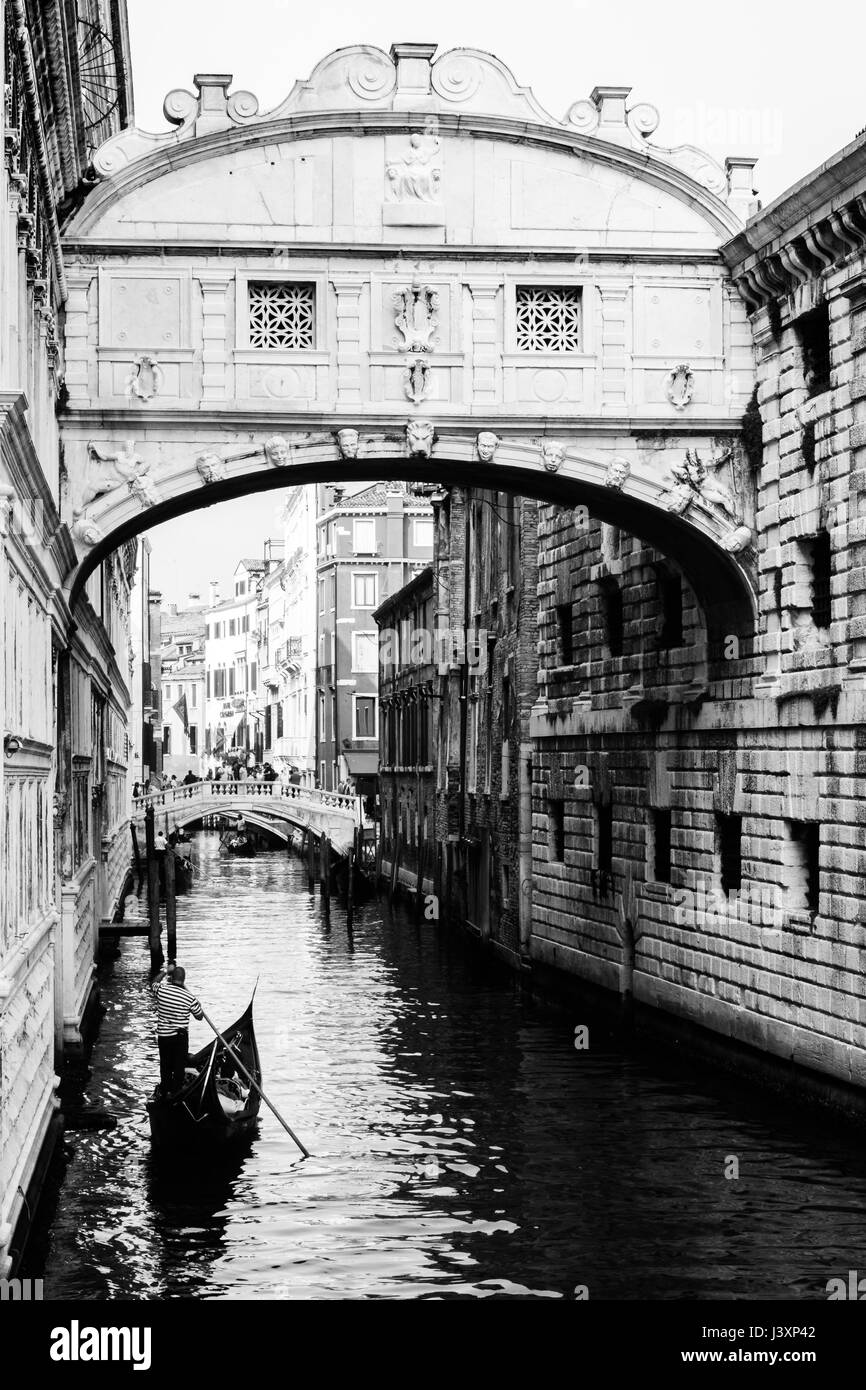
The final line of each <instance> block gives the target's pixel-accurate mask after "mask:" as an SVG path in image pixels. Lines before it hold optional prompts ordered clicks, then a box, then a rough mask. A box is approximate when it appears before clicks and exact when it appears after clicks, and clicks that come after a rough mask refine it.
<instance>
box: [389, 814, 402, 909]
mask: <svg viewBox="0 0 866 1390" xmlns="http://www.w3.org/2000/svg"><path fill="white" fill-rule="evenodd" d="M402 850H403V836H402V835H401V833H400V831H399V830H398V831H397V835H396V838H395V840H394V848H393V855H394V859H393V863H392V864H391V882H390V885H389V887H388V901H389V903H392V902H393V901H394V895H395V893H396V892H397V884H398V882H399V881H400V854H401V853H402Z"/></svg>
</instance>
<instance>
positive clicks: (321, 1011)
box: [29, 833, 866, 1299]
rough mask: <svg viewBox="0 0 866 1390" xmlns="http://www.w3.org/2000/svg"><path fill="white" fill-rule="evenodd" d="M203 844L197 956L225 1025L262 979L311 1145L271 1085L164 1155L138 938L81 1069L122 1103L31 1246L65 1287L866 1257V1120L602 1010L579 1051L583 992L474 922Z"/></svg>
mask: <svg viewBox="0 0 866 1390" xmlns="http://www.w3.org/2000/svg"><path fill="white" fill-rule="evenodd" d="M195 843H196V848H195V855H196V859H197V862H198V871H199V872H198V878H197V880H196V885H195V887H194V889H193V892H192V893H191V894H190V895H189V896H187V897H185V898H181V899H179V900H178V958H179V961H180V962H181V963H182V964H183V965H184V966H185V967H186V970H187V983H188V984H189V985H190V986H191V988H192V989H193V991H194V992H196V993H197V994H199V996H200V997H201V999H202V1002H203V1003H204V1005H205V1008H206V1009H207V1010H208V1012H209V1013H210V1014H211V1016H212V1017H213V1018H214V1020H215V1021H219V1020H222V1022H223V1023H224V1024H227V1023H228V1022H230V1021H231V1019H232V1018H234V1017H235V1016H236V1015H237V1013H238V1012H239V1011H240V1010H239V1006H241V1005H242V1004H244V1003H245V1002H246V1000H247V998H248V997H249V995H250V993H251V991H252V989H253V986H254V984H255V982H256V979H258V993H257V995H256V1026H257V1032H258V1038H259V1044H260V1049H261V1053H262V1059H263V1066H264V1075H265V1086H266V1089H267V1090H268V1092H269V1094H270V1096H271V1098H272V1099H273V1101H274V1103H275V1104H276V1106H277V1107H278V1109H280V1110H281V1111H283V1112H284V1113H285V1115H286V1116H287V1118H288V1119H289V1121H290V1123H291V1124H292V1125H293V1126H294V1127H295V1129H296V1130H297V1131H298V1133H299V1134H300V1135H301V1137H302V1138H303V1139H304V1140H305V1142H306V1144H307V1145H308V1147H309V1148H310V1149H311V1151H312V1155H313V1156H312V1157H311V1158H310V1159H309V1160H307V1161H302V1160H301V1159H300V1156H299V1154H298V1151H297V1150H296V1149H295V1147H294V1145H293V1144H292V1142H291V1140H290V1139H289V1137H288V1136H287V1135H286V1134H285V1133H284V1131H283V1130H282V1129H281V1128H280V1127H279V1125H278V1124H277V1122H276V1120H275V1119H274V1118H273V1117H272V1116H271V1115H270V1113H269V1112H268V1111H266V1110H264V1109H263V1111H262V1118H261V1120H260V1129H259V1134H258V1137H257V1138H256V1139H255V1140H254V1141H253V1142H252V1144H251V1145H250V1146H249V1147H248V1149H247V1150H246V1152H245V1153H244V1154H243V1155H242V1156H241V1157H240V1158H239V1159H238V1160H237V1161H236V1162H235V1163H234V1164H233V1165H232V1166H231V1167H230V1168H229V1169H225V1168H221V1169H219V1170H215V1171H207V1172H201V1173H199V1174H196V1175H195V1176H194V1177H190V1176H189V1175H188V1174H184V1173H182V1172H179V1171H178V1172H173V1171H171V1169H169V1171H168V1172H166V1171H165V1170H164V1169H163V1168H159V1169H155V1168H154V1167H153V1165H152V1162H151V1151H150V1139H149V1131H148V1125H147V1120H146V1116H145V1111H144V1102H145V1099H146V1097H147V1095H148V1093H149V1091H150V1089H151V1087H152V1086H153V1084H154V1080H155V1077H156V1075H157V1072H158V1066H157V1057H156V1044H155V1036H154V1035H155V1028H154V1005H153V1001H152V998H151V995H150V993H149V990H148V972H147V966H148V959H147V949H146V942H145V941H144V940H143V939H142V938H135V937H132V938H128V939H126V940H125V941H124V942H123V943H122V950H121V954H120V956H119V957H118V958H117V959H116V960H115V961H114V962H112V963H110V964H108V965H107V966H104V967H103V969H102V981H101V987H102V998H103V1001H104V1004H105V1006H106V1014H105V1017H104V1019H103V1021H102V1025H101V1029H100V1033H99V1037H98V1040H97V1043H96V1047H95V1050H94V1055H93V1059H92V1077H91V1079H90V1081H89V1083H88V1086H87V1100H88V1102H89V1103H91V1104H94V1105H99V1106H103V1107H105V1108H106V1109H107V1110H109V1111H110V1112H111V1113H112V1114H114V1115H115V1116H116V1117H117V1119H118V1124H117V1128H116V1129H114V1130H112V1131H98V1132H88V1131H80V1132H75V1133H70V1134H69V1135H68V1136H67V1138H66V1139H65V1141H64V1146H65V1155H66V1167H65V1172H64V1175H63V1178H62V1182H61V1186H60V1191H59V1196H58V1199H57V1207H56V1211H55V1212H54V1216H53V1220H52V1221H51V1224H50V1227H48V1228H44V1229H43V1231H42V1234H41V1237H40V1238H39V1239H37V1241H36V1242H35V1244H34V1252H36V1253H35V1255H34V1254H31V1256H30V1261H29V1263H30V1264H31V1269H30V1271H29V1272H31V1273H32V1274H35V1275H40V1274H41V1275H42V1276H43V1277H44V1279H45V1295H46V1297H47V1298H52V1299H63V1298H71V1299H107V1298H130V1299H151V1298H187V1297H201V1298H281V1297H282V1298H293V1299H320V1298H419V1297H422V1298H431V1297H432V1298H469V1297H474V1298H482V1297H490V1296H499V1297H513V1298H527V1297H534V1298H565V1299H573V1298H574V1297H575V1290H576V1288H577V1287H578V1286H585V1287H586V1288H587V1289H588V1293H589V1297H590V1298H591V1299H597V1298H614V1299H634V1298H649V1299H673V1298H701V1299H738V1298H770V1299H777V1298H801V1299H811V1298H818V1299H822V1298H826V1291H825V1286H826V1282H827V1280H828V1279H830V1278H833V1277H836V1276H842V1277H846V1276H847V1272H848V1270H849V1269H857V1268H860V1269H861V1270H862V1269H866V1240H864V1236H866V1165H864V1159H863V1143H862V1137H861V1136H859V1135H857V1134H855V1133H850V1134H849V1133H848V1132H847V1131H845V1130H833V1129H830V1130H829V1131H828V1128H827V1126H826V1125H824V1124H823V1123H822V1121H821V1120H820V1119H819V1120H816V1119H815V1117H814V1116H812V1115H810V1114H809V1112H808V1111H807V1110H805V1109H803V1108H799V1107H796V1106H794V1105H784V1104H781V1103H778V1102H775V1101H772V1102H771V1101H768V1100H767V1098H766V1097H763V1096H761V1095H756V1094H755V1093H754V1092H752V1091H750V1090H745V1089H743V1088H739V1087H737V1085H736V1084H735V1083H733V1082H731V1081H730V1080H728V1079H720V1078H718V1077H717V1076H715V1075H713V1074H710V1073H708V1072H705V1071H699V1070H698V1069H697V1068H694V1067H689V1066H688V1064H686V1063H683V1064H680V1063H679V1062H678V1061H672V1060H671V1059H670V1057H669V1055H668V1054H655V1053H650V1052H648V1051H647V1050H646V1048H645V1046H641V1047H640V1048H633V1049H632V1048H628V1049H627V1048H624V1047H622V1046H620V1045H619V1044H617V1043H616V1042H614V1041H612V1040H611V1039H610V1038H609V1037H607V1036H605V1035H604V1030H601V1029H598V1028H595V1027H594V1026H593V1025H591V1026H590V1047H589V1050H588V1051H582V1052H578V1051H576V1050H575V1047H574V1045H573V1030H574V1026H575V1024H576V1023H578V1022H586V1020H585V1019H578V1018H572V1017H571V1016H570V1015H564V1014H563V1015H560V1014H558V1013H549V1012H546V1011H545V1010H543V1009H541V1008H539V1007H538V1006H536V1005H533V1004H531V1003H530V1002H528V1001H526V1000H525V999H523V998H521V996H520V994H519V993H518V991H517V990H516V988H515V986H514V985H513V983H511V982H510V981H509V979H508V977H507V976H503V975H502V974H500V973H499V972H493V971H491V970H490V969H489V968H488V967H487V966H486V965H485V964H484V963H483V962H481V961H479V959H478V957H477V955H476V953H475V952H474V951H473V950H472V949H471V947H470V946H469V945H468V943H467V942H465V941H464V940H463V939H462V938H461V936H460V935H459V934H458V933H455V932H449V931H448V930H447V929H445V928H442V927H439V926H437V925H436V924H433V923H423V924H422V925H420V926H416V925H415V923H414V921H413V920H412V919H411V918H410V917H409V916H408V915H407V914H405V913H402V912H400V911H394V912H391V913H389V912H388V911H387V910H386V908H385V905H384V904H383V903H380V902H376V901H374V902H373V903H371V904H368V905H367V906H365V907H364V908H363V909H361V910H360V912H359V914H358V917H357V918H356V924H355V931H354V938H353V940H350V939H349V938H348V937H347V933H346V927H345V914H344V912H343V911H342V909H341V907H340V906H339V905H338V904H337V903H336V901H335V903H334V907H333V911H332V915H331V922H330V925H328V924H327V923H326V922H325V920H324V918H323V914H322V911H321V907H320V902H319V897H318V892H316V894H315V895H311V894H310V893H309V892H308V891H307V887H306V880H305V875H304V870H303V866H302V865H301V863H300V862H299V861H298V860H297V859H294V858H289V857H287V856H286V854H285V852H274V853H271V854H262V855H260V856H259V857H258V858H257V859H253V860H237V859H235V860H231V861H227V860H225V859H224V858H221V857H220V855H219V853H218V841H217V837H216V835H215V834H213V833H204V834H200V835H199V836H198V837H197V839H196V842H195ZM143 906H144V904H143V902H142V903H141V904H137V903H136V900H135V898H134V897H131V898H130V899H129V902H128V911H127V917H128V919H132V918H133V917H134V916H135V915H136V914H138V913H140V912H141V911H142V909H143ZM207 1036H208V1034H207V1029H206V1025H204V1024H196V1023H194V1022H193V1024H192V1032H191V1043H192V1045H193V1047H197V1046H200V1045H202V1044H203V1043H204V1042H205V1041H206V1039H207ZM729 1156H735V1157H736V1158H737V1159H738V1162H739V1172H740V1176H739V1179H737V1180H729V1179H726V1178H725V1166H726V1160H727V1159H728V1158H729ZM34 1259H35V1261H36V1267H33V1265H34Z"/></svg>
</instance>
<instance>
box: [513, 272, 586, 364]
mask: <svg viewBox="0 0 866 1390" xmlns="http://www.w3.org/2000/svg"><path fill="white" fill-rule="evenodd" d="M517 348H518V351H520V352H578V351H579V350H580V290H579V288H577V287H576V286H573V285H518V287H517Z"/></svg>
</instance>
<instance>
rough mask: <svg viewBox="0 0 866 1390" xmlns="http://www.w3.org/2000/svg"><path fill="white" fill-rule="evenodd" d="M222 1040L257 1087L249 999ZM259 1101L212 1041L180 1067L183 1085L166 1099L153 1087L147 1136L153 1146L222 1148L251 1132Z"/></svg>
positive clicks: (258, 1076)
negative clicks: (182, 1071) (183, 1071)
mask: <svg viewBox="0 0 866 1390" xmlns="http://www.w3.org/2000/svg"><path fill="white" fill-rule="evenodd" d="M223 1037H224V1038H225V1040H226V1042H227V1043H228V1044H229V1046H230V1047H231V1048H232V1049H233V1051H234V1052H236V1053H237V1055H238V1056H239V1057H240V1059H241V1061H242V1062H243V1064H244V1066H245V1067H246V1069H247V1071H248V1072H249V1073H250V1075H251V1076H252V1077H254V1078H255V1080H256V1082H257V1083H258V1085H259V1086H260V1085H261V1081H262V1067H261V1062H260V1060H259V1049H258V1046H257V1044H256V1035H255V1030H254V1028H253V1001H252V999H251V1000H250V1002H249V1004H248V1005H247V1007H246V1009H245V1010H244V1012H243V1013H242V1014H241V1016H240V1018H239V1019H238V1020H237V1021H236V1022H235V1023H233V1024H232V1025H231V1027H230V1028H226V1029H225V1030H224V1032H223ZM260 1103H261V1097H260V1094H259V1091H258V1090H257V1089H256V1087H255V1086H250V1084H249V1082H248V1081H247V1079H246V1077H245V1076H243V1075H242V1074H241V1073H240V1072H239V1071H238V1069H237V1067H236V1066H235V1063H234V1061H233V1060H232V1058H231V1057H230V1055H229V1054H228V1052H227V1051H226V1050H225V1048H224V1047H223V1046H222V1044H221V1043H220V1042H219V1041H218V1040H217V1039H216V1038H214V1040H213V1042H212V1043H208V1045H207V1046H206V1047H203V1048H202V1049H201V1051H200V1052H196V1053H195V1055H194V1056H193V1057H190V1059H189V1061H188V1062H187V1064H186V1082H185V1084H184V1086H183V1087H182V1088H181V1090H179V1091H178V1092H176V1094H175V1095H173V1096H171V1097H170V1098H169V1099H166V1098H165V1097H163V1095H162V1092H161V1088H160V1087H159V1086H157V1087H156V1089H155V1090H154V1092H153V1095H152V1097H151V1099H150V1100H149V1101H148V1102H147V1113H148V1117H149V1119H150V1132H151V1135H152V1137H153V1142H154V1144H155V1145H157V1146H159V1147H168V1146H171V1147H173V1148H178V1149H191V1148H195V1149H197V1150H201V1149H214V1148H222V1147H223V1146H224V1145H225V1144H231V1143H233V1142H235V1141H236V1140H239V1139H242V1138H243V1137H244V1136H245V1135H248V1134H250V1132H251V1131H252V1129H253V1127H254V1125H255V1122H256V1117H257V1116H258V1113H259V1105H260Z"/></svg>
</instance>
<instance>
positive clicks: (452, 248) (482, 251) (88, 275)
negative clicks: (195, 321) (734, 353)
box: [63, 229, 724, 284]
mask: <svg viewBox="0 0 866 1390" xmlns="http://www.w3.org/2000/svg"><path fill="white" fill-rule="evenodd" d="M407 231H408V229H407ZM63 246H64V250H65V252H66V256H67V261H68V267H67V278H68V279H69V280H70V281H71V282H73V283H78V282H80V283H82V284H89V283H90V281H92V280H93V278H94V276H95V275H96V273H97V270H98V268H99V266H100V265H102V264H104V262H105V261H107V260H111V259H112V258H113V257H116V258H117V259H118V261H122V262H123V263H124V264H127V265H128V264H129V260H130V257H132V256H134V257H135V258H136V261H137V258H138V257H140V256H155V257H158V258H160V259H162V258H163V257H166V256H168V257H173V256H182V257H184V258H185V259H192V258H194V257H196V256H219V257H220V258H221V259H225V260H231V261H236V260H242V259H243V258H245V257H248V256H249V257H257V258H263V259H266V260H269V261H273V258H274V253H275V252H276V251H278V252H279V254H280V259H281V260H282V259H283V258H285V259H287V260H295V259H309V260H315V261H317V262H318V261H321V259H322V258H323V257H327V258H328V259H330V260H337V259H339V258H340V257H346V258H347V259H349V260H353V261H354V260H371V259H372V260H377V261H381V260H382V259H383V256H384V257H385V258H386V259H387V260H389V261H394V260H399V261H406V262H408V263H412V262H414V261H417V260H418V259H419V258H420V259H421V260H429V259H431V257H435V260H436V263H437V265H438V264H440V263H449V262H453V261H458V262H459V261H472V262H474V261H497V262H498V261H519V262H520V263H521V264H523V265H525V264H526V261H527V260H528V259H531V260H532V261H543V262H545V263H547V262H560V261H566V262H567V263H568V266H569V269H570V270H572V271H573V270H574V265H575V259H574V258H575V247H574V246H573V245H572V246H540V245H539V246H527V245H526V244H525V243H524V244H522V245H520V246H501V245H494V244H492V243H491V244H488V245H483V244H480V245H469V244H462V245H461V244H460V243H456V242H449V243H448V244H447V245H441V246H439V245H436V246H432V245H431V244H430V242H413V241H412V240H411V236H408V235H407V237H406V238H405V239H404V240H403V241H402V242H401V245H400V246H399V247H391V246H388V247H385V248H383V246H382V243H381V242H380V241H375V242H359V241H295V242H286V241H281V240H280V239H279V238H278V237H274V239H273V240H272V241H258V242H241V241H238V242H226V240H225V238H217V237H215V238H214V239H213V240H212V241H208V240H205V239H202V238H200V237H196V238H195V239H194V240H187V241H185V240H183V239H182V238H176V239H174V240H171V239H168V240H165V241H139V240H135V241H129V240H127V239H126V238H111V237H99V238H96V239H94V240H88V239H87V238H86V237H85V236H75V235H73V234H72V233H71V232H70V233H69V235H67V236H65V237H64V240H63ZM392 253H393V254H392ZM76 256H81V257H87V258H88V263H87V264H83V265H81V266H80V267H79V266H76V265H75V263H74V258H75V257H76ZM580 258H581V264H582V265H583V264H592V263H594V262H595V263H598V264H599V265H603V264H606V263H613V264H615V263H616V262H618V261H621V262H622V264H623V270H624V272H625V273H626V274H627V273H628V269H629V267H630V266H631V265H632V264H633V263H634V262H640V263H641V264H644V263H648V264H652V263H653V262H656V261H657V262H659V263H661V264H666V263H668V262H680V261H682V262H686V263H687V264H689V265H717V266H718V267H719V269H720V271H722V273H724V263H723V262H722V260H721V257H720V256H719V253H718V251H713V250H707V248H706V247H704V248H694V249H691V248H689V247H683V246H669V247H664V246H657V247H649V248H648V247H646V246H633V247H632V246H594V247H590V248H588V249H585V250H584V249H581V251H580ZM91 259H92V264H91V263H89V262H90V260H91ZM97 263H98V264H97ZM213 273H214V271H213V270H212V268H210V267H208V268H207V269H205V270H203V271H201V272H200V271H198V270H196V272H195V274H196V276H197V277H198V278H201V277H202V276H203V277H204V278H205V279H206V278H208V277H209V276H211V275H212V274H213ZM231 273H232V274H233V272H231ZM331 273H333V272H331Z"/></svg>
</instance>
